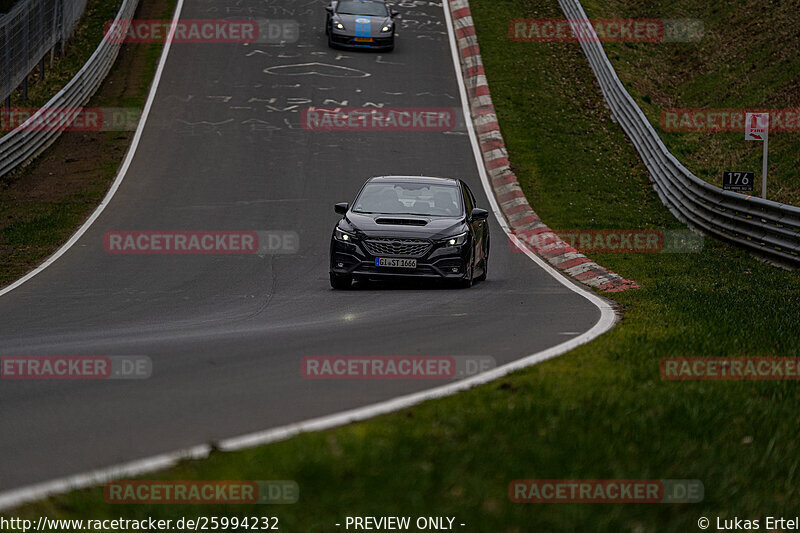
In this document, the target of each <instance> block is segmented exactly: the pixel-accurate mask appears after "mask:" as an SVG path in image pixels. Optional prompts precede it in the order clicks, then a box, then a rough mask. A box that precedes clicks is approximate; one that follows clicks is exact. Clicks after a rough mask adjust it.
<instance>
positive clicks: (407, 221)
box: [375, 217, 428, 226]
mask: <svg viewBox="0 0 800 533" xmlns="http://www.w3.org/2000/svg"><path fill="white" fill-rule="evenodd" d="M375 223H376V224H391V225H393V226H427V225H428V221H427V220H424V219H420V218H386V217H381V218H376V219H375Z"/></svg>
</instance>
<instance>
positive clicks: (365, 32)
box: [325, 0, 397, 51]
mask: <svg viewBox="0 0 800 533" xmlns="http://www.w3.org/2000/svg"><path fill="white" fill-rule="evenodd" d="M325 9H327V11H328V15H327V18H326V20H325V33H326V34H327V36H328V45H329V46H330V47H332V48H335V47H342V48H372V49H377V50H387V51H391V50H394V20H393V19H394V17H395V16H397V12H396V11H393V10H391V9H390V8H389V6H387V5H386V2H384V0H335V1H333V2H331V5H329V6H328V7H326V8H325Z"/></svg>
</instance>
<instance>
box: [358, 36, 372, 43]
mask: <svg viewBox="0 0 800 533" xmlns="http://www.w3.org/2000/svg"><path fill="white" fill-rule="evenodd" d="M355 41H356V42H357V43H371V42H372V38H371V37H356V38H355Z"/></svg>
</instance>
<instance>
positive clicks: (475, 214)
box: [472, 207, 489, 220]
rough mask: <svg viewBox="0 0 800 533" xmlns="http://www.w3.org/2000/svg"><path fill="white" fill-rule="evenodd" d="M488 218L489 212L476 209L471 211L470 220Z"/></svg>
mask: <svg viewBox="0 0 800 533" xmlns="http://www.w3.org/2000/svg"><path fill="white" fill-rule="evenodd" d="M487 218H489V211H487V210H486V209H481V208H480V207H476V208H475V209H473V210H472V220H486V219H487Z"/></svg>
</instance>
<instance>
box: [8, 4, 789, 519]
mask: <svg viewBox="0 0 800 533" xmlns="http://www.w3.org/2000/svg"><path fill="white" fill-rule="evenodd" d="M472 10H473V15H474V17H475V20H476V24H477V29H478V36H479V39H480V42H481V48H482V52H483V58H484V63H485V65H486V69H487V74H488V79H489V83H490V86H491V88H492V94H493V98H494V102H495V105H496V107H497V109H498V113H499V116H500V122H501V127H502V129H503V134H504V136H505V140H506V142H507V144H508V147H509V150H510V154H511V160H512V162H513V165H514V168H515V171H516V172H517V174H518V176H519V178H520V181H521V183H522V184H523V187H524V188H525V191H526V193H527V195H528V197H529V198H530V199H531V203H532V205H533V206H534V209H536V210H537V212H538V213H539V214H540V215H541V216H542V218H543V219H544V220H545V221H546V222H548V223H549V224H550V225H551V227H554V228H585V227H592V228H613V227H616V228H637V227H651V228H677V227H680V225H679V224H678V223H676V222H675V220H674V219H673V218H672V217H671V215H670V214H669V213H668V212H667V210H666V209H665V208H664V207H663V206H662V205H661V204H660V202H659V201H658V199H657V197H656V194H655V192H654V191H653V190H652V187H651V185H650V184H649V182H648V177H647V174H646V172H645V170H644V169H643V167H642V165H641V163H640V162H639V160H638V158H637V155H636V153H635V152H634V150H633V148H632V147H631V146H630V145H629V144H628V143H627V141H626V139H625V137H624V135H623V134H622V132H621V131H620V129H619V128H618V127H617V126H616V125H615V124H614V123H613V122H611V120H610V118H609V115H608V112H607V110H606V109H605V108H604V106H603V103H602V99H601V97H600V95H599V89H598V88H597V86H596V85H595V82H594V78H593V77H592V74H591V71H590V70H589V68H588V66H587V65H586V62H585V60H584V58H583V56H582V54H581V52H580V49H579V47H578V46H577V45H574V44H538V45H534V44H531V43H512V42H509V40H508V38H507V24H508V21H509V20H510V19H513V18H518V17H554V16H559V13H560V12H559V11H558V8H557V5H556V2H555V0H473V1H472ZM596 259H597V260H598V261H599V262H600V263H601V264H603V265H604V266H607V267H610V268H612V269H614V270H616V271H617V272H619V273H620V274H622V275H624V276H625V277H628V278H632V279H635V280H636V281H638V282H639V283H640V284H641V285H642V288H641V289H639V290H633V291H627V292H623V293H619V294H614V295H612V297H613V299H614V300H616V302H617V303H618V304H619V305H620V306H621V307H622V309H623V310H624V319H623V320H622V322H621V323H620V324H619V325H618V326H617V327H616V328H615V329H613V330H612V331H611V332H609V333H607V334H605V335H603V336H602V337H600V338H599V339H597V340H596V341H594V342H592V343H590V344H588V345H585V346H583V347H580V348H578V349H576V350H574V351H572V352H571V353H569V354H567V355H564V356H562V357H560V358H557V359H555V360H552V361H549V362H546V363H543V364H540V365H537V366H535V367H532V368H529V369H526V370H524V371H521V372H517V373H515V374H514V375H513V376H510V377H507V378H506V379H503V380H502V382H499V383H493V384H490V385H486V386H483V387H479V388H476V389H472V390H470V391H467V392H464V393H461V394H459V395H457V396H454V397H450V398H445V399H442V400H437V401H431V402H427V403H425V404H422V405H420V406H417V407H414V408H411V409H406V410H404V411H401V412H398V413H394V414H391V415H388V416H382V417H380V418H378V419H375V420H372V421H369V422H366V423H359V424H353V425H349V426H346V427H342V428H338V429H334V430H330V431H325V432H321V433H314V434H306V435H301V436H299V437H296V438H293V439H291V440H288V441H285V442H281V443H276V444H272V445H269V446H264V447H259V448H255V449H252V450H247V451H243V452H238V453H230V454H221V453H216V454H214V455H212V457H211V458H210V459H208V460H204V461H193V462H186V463H184V464H182V465H181V466H180V467H178V468H175V469H172V470H169V471H166V472H163V473H160V474H159V475H157V476H147V478H155V477H158V478H168V479H244V480H263V479H291V480H295V481H297V482H298V484H299V486H300V502H299V503H297V504H295V505H289V506H274V507H270V506H261V507H256V506H244V507H233V506H151V505H138V506H135V505H125V506H112V505H108V504H106V503H105V502H104V500H103V495H102V489H101V488H96V489H91V490H85V491H79V492H73V493H71V494H68V495H64V496H59V497H55V498H52V499H50V500H47V501H44V502H40V503H37V504H34V505H30V506H27V507H25V508H23V509H20V510H18V511H16V512H15V513H14V514H15V515H17V516H28V517H38V516H39V515H42V514H44V515H47V516H50V517H55V516H60V517H76V518H88V517H92V518H102V517H109V518H110V517H117V516H123V517H128V518H133V517H137V518H142V517H146V516H152V517H157V518H165V519H166V518H171V519H175V518H176V517H180V516H200V515H204V516H210V515H226V516H234V515H236V516H246V515H252V514H264V515H266V514H272V515H276V516H278V517H280V520H281V522H280V526H281V530H282V531H303V532H334V531H341V530H342V528H337V527H335V526H334V524H335V523H336V522H340V521H341V520H343V518H344V517H345V516H354V515H394V514H400V515H404V516H409V515H410V516H420V515H450V516H456V517H457V520H458V521H459V522H463V523H466V524H467V526H468V527H466V528H463V529H462V530H463V531H476V532H493V533H494V532H497V533H520V532H584V531H593V532H594V531H597V532H601V531H602V532H605V531H608V532H621V531H631V532H656V531H657V532H680V533H683V532H686V531H697V529H696V528H697V526H696V522H697V520H698V518H700V517H701V516H707V517H709V518H711V520H712V521H713V520H714V518H715V517H717V516H721V517H731V516H740V517H747V518H759V517H761V518H762V525H763V517H765V516H766V515H773V516H780V515H782V514H783V515H784V516H787V517H788V516H794V514H792V513H796V510H797V509H796V502H797V501H798V498H799V497H800V491H799V490H798V486H800V484H798V477H799V476H800V472H798V465H799V464H800V458H798V455H797V448H798V445H800V442H798V441H800V437H798V423H797V421H798V418H797V405H798V403H799V402H800V392H798V388H797V383H796V382H665V381H662V380H661V379H660V377H659V361H660V359H661V358H664V357H669V356H744V355H747V356H756V355H762V356H767V355H779V356H800V341H799V340H798V331H800V313H798V312H797V308H798V303H800V277H798V274H796V273H789V272H786V271H783V270H779V269H776V268H772V267H769V266H766V265H764V264H762V263H760V262H758V261H756V260H755V259H753V258H751V257H750V256H749V255H747V254H746V253H744V252H742V251H741V250H738V249H736V248H732V247H729V246H726V245H722V244H719V243H714V242H707V243H706V248H705V249H704V251H702V252H701V253H696V254H681V255H679V254H657V255H650V254H629V255H623V254H607V255H603V256H597V257H596ZM519 478H538V479H596V478H599V479H605V478H621V479H638V478H656V479H699V480H701V481H702V482H703V483H704V485H705V500H704V502H703V503H700V504H669V505H668V504H617V505H613V504H540V505H526V504H514V503H512V502H510V501H509V499H508V495H507V491H508V484H509V482H510V481H512V480H514V479H519ZM459 529H461V528H459Z"/></svg>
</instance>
